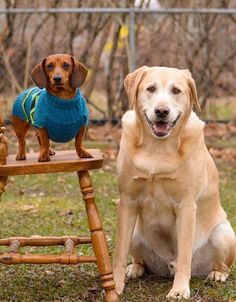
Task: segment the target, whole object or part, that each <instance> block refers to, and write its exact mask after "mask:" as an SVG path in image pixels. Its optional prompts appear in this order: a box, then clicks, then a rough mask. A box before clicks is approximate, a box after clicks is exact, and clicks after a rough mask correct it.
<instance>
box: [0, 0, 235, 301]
mask: <svg viewBox="0 0 236 302" xmlns="http://www.w3.org/2000/svg"><path fill="white" fill-rule="evenodd" d="M64 52H65V53H69V54H71V55H73V56H75V57H77V58H78V59H79V60H80V61H81V62H82V63H83V64H85V65H86V66H87V67H88V69H89V74H88V77H87V80H86V82H85V83H84V84H83V86H82V92H83V94H84V95H85V97H86V99H87V101H88V106H89V109H90V119H91V120H90V124H89V127H88V130H87V134H86V138H85V139H86V141H85V146H86V148H99V149H101V150H102V152H103V154H104V158H105V161H104V165H103V168H102V169H99V170H98V171H94V172H92V173H91V176H92V180H93V184H94V189H95V192H96V202H97V205H98V208H99V211H100V214H101V217H102V220H103V226H104V229H105V233H106V240H107V242H108V244H109V248H110V253H111V255H112V253H113V251H114V248H115V234H116V207H117V203H118V201H119V193H118V189H117V183H116V168H115V167H116V158H117V153H118V149H119V141H120V135H121V124H120V120H121V116H122V115H123V113H124V112H125V111H126V110H127V109H128V107H129V105H128V99H127V96H126V94H125V91H124V86H123V80H124V78H125V76H126V75H127V74H128V73H129V72H131V71H133V70H134V69H135V68H138V67H140V66H142V65H144V64H145V65H148V66H152V65H163V66H171V67H177V68H181V69H185V68H188V69H189V70H190V71H191V72H192V75H193V77H194V79H195V80H196V84H197V90H198V95H199V99H200V103H201V106H202V112H201V113H198V114H199V115H200V117H201V118H202V119H204V120H205V121H206V122H207V123H206V127H205V129H204V133H205V138H206V145H207V148H208V150H209V152H210V153H211V155H212V156H213V158H214V160H215V162H216V165H217V168H218V171H219V175H220V195H221V201H222V205H223V207H224V209H225V210H226V212H227V215H228V219H229V221H230V222H231V223H232V225H233V228H234V230H236V208H235V200H236V192H235V188H236V0H188V1H186V0H70V1H62V0H31V1H26V0H0V116H3V118H4V121H5V125H6V136H7V137H8V141H9V144H8V145H9V153H10V154H16V151H17V148H18V142H17V140H16V136H15V134H14V131H13V128H12V126H11V122H10V120H11V107H12V103H13V100H14V98H15V97H16V95H17V94H18V93H20V92H21V91H22V90H24V89H25V88H28V87H30V86H32V85H33V83H32V81H31V79H30V73H31V70H32V69H33V67H34V66H35V65H36V64H38V63H39V62H40V61H41V60H42V59H43V58H44V57H45V56H48V55H50V54H52V53H64ZM52 148H53V149H56V150H58V149H60V150H62V149H73V148H74V143H73V142H69V143H66V144H54V143H53V144H52ZM32 151H34V152H38V151H39V146H38V143H37V140H36V138H35V132H34V131H29V135H28V137H27V152H32ZM155 152H156V151H155ZM0 217H1V221H2V222H3V223H2V227H1V228H0V237H1V238H4V237H9V236H19V235H22V236H31V235H32V234H33V235H39V234H40V235H49V236H52V235H54V236H58V235H68V234H72V235H73V234H74V235H78V233H79V234H81V235H83V234H88V229H87V221H86V215H85V213H84V204H83V202H82V201H81V200H80V198H79V188H78V181H77V179H76V178H75V175H74V174H73V173H71V174H70V173H64V174H63V173H58V174H55V175H54V174H45V175H44V174H43V175H35V176H32V175H28V176H25V177H9V179H8V184H7V187H6V192H5V194H3V195H2V199H1V200H0ZM2 249H4V248H2V247H1V248H0V252H1V251H2ZM27 251H29V252H31V253H36V252H37V251H38V249H36V248H34V247H30V248H29V249H27ZM40 251H41V250H40ZM43 251H44V252H45V249H43ZM46 251H47V252H48V253H51V252H54V251H57V252H58V248H55V247H51V248H48V249H47V250H46ZM79 253H80V254H81V255H83V254H88V253H92V251H91V248H90V247H87V246H83V247H81V248H80V249H79ZM129 260H130V259H129ZM0 283H1V291H0V301H2V302H9V301H12V302H20V301H25V302H32V301H34V302H85V301H87V302H101V301H103V295H102V289H101V285H100V282H99V278H98V274H97V269H96V267H95V266H93V265H87V264H84V265H80V266H76V268H75V267H72V266H55V265H48V266H46V269H45V266H34V265H22V266H16V267H12V266H4V265H0ZM171 284H172V280H171V279H160V278H157V277H156V276H152V275H147V276H145V277H144V278H143V279H141V280H134V281H132V282H129V283H128V284H127V287H126V291H125V293H124V295H123V296H122V297H121V302H137V301H147V302H156V301H159V302H166V295H167V293H168V291H169V289H170V287H171ZM191 292H192V293H191V296H192V298H191V299H190V301H193V302H235V301H236V265H234V267H233V269H232V273H231V275H230V278H229V279H228V280H227V282H225V283H220V284H219V283H214V282H211V281H209V280H203V279H199V278H193V279H192V280H191Z"/></svg>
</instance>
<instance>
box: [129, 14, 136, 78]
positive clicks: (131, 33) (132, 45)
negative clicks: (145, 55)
mask: <svg viewBox="0 0 236 302" xmlns="http://www.w3.org/2000/svg"><path fill="white" fill-rule="evenodd" d="M129 48H130V62H129V65H130V66H129V69H130V71H131V72H132V71H134V70H135V69H136V37H135V12H134V10H131V11H130V13H129Z"/></svg>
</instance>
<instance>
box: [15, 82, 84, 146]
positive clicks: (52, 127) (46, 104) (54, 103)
mask: <svg viewBox="0 0 236 302" xmlns="http://www.w3.org/2000/svg"><path fill="white" fill-rule="evenodd" d="M29 92H30V90H29V89H27V90H26V91H24V92H23V93H21V94H20V95H19V96H18V97H17V98H16V100H15V102H14V104H13V115H16V116H18V117H19V118H20V119H22V120H26V121H27V119H28V121H29V122H30V123H31V124H32V125H33V126H34V127H36V128H44V127H45V128H47V131H48V136H49V138H50V139H51V140H52V141H55V142H68V141H70V140H71V139H73V138H74V137H75V136H76V134H77V133H78V132H79V130H80V128H81V127H82V126H84V125H86V124H87V123H88V109H87V106H86V101H85V99H84V98H83V96H82V95H81V93H80V90H79V89H78V91H77V94H76V96H75V98H73V99H70V100H64V99H60V98H57V97H55V96H53V95H51V94H49V93H48V92H47V91H46V89H42V90H41V89H39V88H37V87H36V88H34V89H33V91H32V93H30V95H29V96H28V97H27V98H26V99H25V96H27V94H29ZM35 93H37V94H39V98H38V101H37V102H36V106H35V113H34V119H33V121H32V120H31V118H30V112H32V101H33V95H35ZM23 101H25V106H23V104H22V103H23ZM25 113H26V114H25Z"/></svg>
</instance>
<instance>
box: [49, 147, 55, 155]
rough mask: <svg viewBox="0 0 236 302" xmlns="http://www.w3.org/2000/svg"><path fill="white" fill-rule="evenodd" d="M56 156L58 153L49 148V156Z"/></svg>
mask: <svg viewBox="0 0 236 302" xmlns="http://www.w3.org/2000/svg"><path fill="white" fill-rule="evenodd" d="M55 154H56V152H55V151H54V150H52V149H51V148H49V156H53V155H55Z"/></svg>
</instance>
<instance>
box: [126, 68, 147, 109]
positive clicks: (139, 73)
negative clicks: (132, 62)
mask: <svg viewBox="0 0 236 302" xmlns="http://www.w3.org/2000/svg"><path fill="white" fill-rule="evenodd" d="M147 70H148V67H147V66H143V67H140V68H138V69H136V70H135V71H134V72H132V73H129V74H128V75H127V76H126V78H125V80H124V86H125V90H126V93H127V95H128V98H129V103H130V108H131V109H133V107H134V105H135V104H136V101H137V94H138V87H139V84H140V83H141V80H142V78H143V75H144V72H145V71H147Z"/></svg>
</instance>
